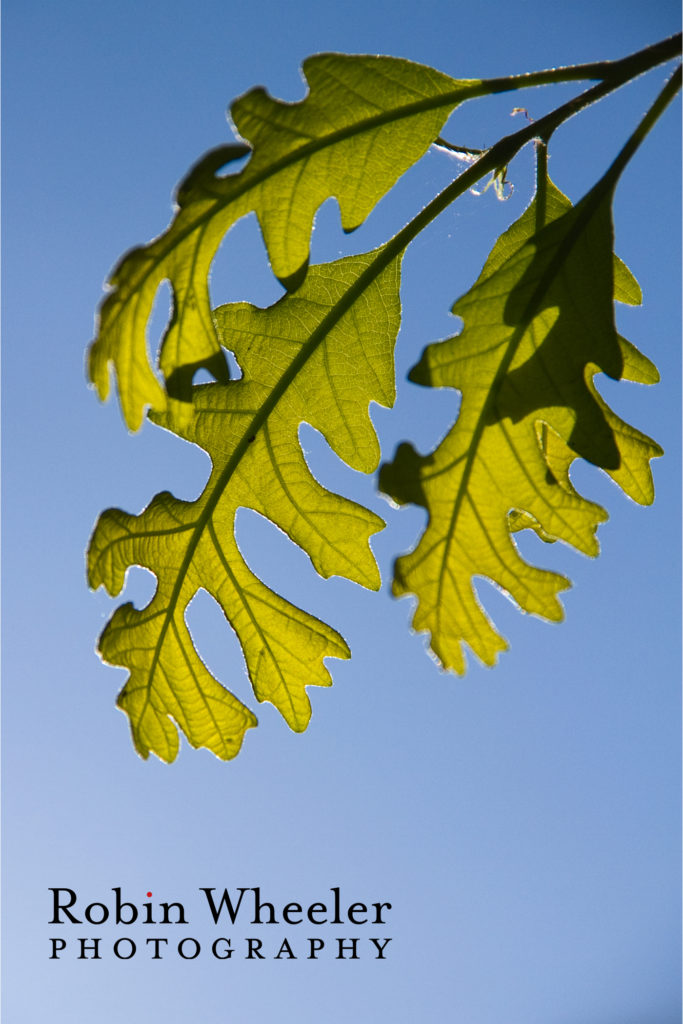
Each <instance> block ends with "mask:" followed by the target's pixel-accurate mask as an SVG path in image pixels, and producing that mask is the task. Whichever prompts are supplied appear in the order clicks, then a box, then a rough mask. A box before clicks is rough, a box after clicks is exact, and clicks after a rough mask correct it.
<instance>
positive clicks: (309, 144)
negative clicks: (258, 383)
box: [89, 53, 481, 429]
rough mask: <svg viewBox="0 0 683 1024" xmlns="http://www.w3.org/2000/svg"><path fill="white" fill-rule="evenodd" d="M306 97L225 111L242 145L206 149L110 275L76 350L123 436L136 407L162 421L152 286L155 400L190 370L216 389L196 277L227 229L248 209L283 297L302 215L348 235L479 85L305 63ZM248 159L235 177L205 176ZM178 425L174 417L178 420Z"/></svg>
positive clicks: (374, 63) (398, 69) (261, 94)
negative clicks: (114, 395)
mask: <svg viewBox="0 0 683 1024" xmlns="http://www.w3.org/2000/svg"><path fill="white" fill-rule="evenodd" d="M303 70H304V73H305V76H306V79H307V81H308V84H309V93H308V95H307V96H306V97H305V98H304V99H303V100H302V101H301V102H299V103H283V102H281V101H279V100H275V99H273V98H272V97H270V96H269V95H268V94H267V93H266V92H265V91H264V90H263V89H254V90H252V91H251V92H248V93H247V94H246V95H244V96H243V97H241V98H240V99H238V100H237V101H236V102H235V103H234V104H233V106H232V118H233V121H234V124H235V127H236V129H237V131H238V132H239V134H240V135H241V136H242V138H243V139H246V140H247V142H248V143H249V147H247V146H242V145H239V144H236V145H231V146H222V147H220V148H218V149H217V150H214V151H212V152H211V153H209V154H208V155H207V156H206V157H204V159H203V160H201V161H200V163H199V164H197V166H196V167H195V168H194V169H193V170H192V171H191V172H190V174H189V176H188V177H187V179H186V180H185V181H184V182H183V183H182V184H181V186H180V188H179V190H178V195H177V204H178V208H177V212H176V215H175V217H174V219H173V221H172V223H171V224H170V226H169V227H168V229H167V230H166V231H165V232H164V233H163V234H162V235H160V236H159V237H158V238H157V239H155V240H154V241H153V242H150V243H149V245H145V246H141V247H139V248H136V249H133V250H131V252H129V253H128V254H127V255H126V256H124V258H123V259H122V260H121V262H120V263H119V264H118V266H117V267H116V268H115V270H114V272H113V274H112V276H111V279H110V282H109V284H110V286H111V291H110V294H109V295H108V296H107V298H106V299H105V301H104V302H103V304H102V308H101V311H100V317H99V324H98V332H97V337H96V339H95V341H94V342H93V344H92V346H91V348H90V355H89V374H90V379H91V381H92V382H93V384H94V385H95V386H96V388H97V391H98V394H99V396H100V398H101V399H105V398H106V397H107V395H108V394H109V388H110V372H111V368H112V366H113V368H114V369H115V372H116V378H117V384H118V390H119V396H120V400H121V408H122V411H123V415H124V418H125V420H126V423H127V424H128V426H129V427H130V428H131V429H137V428H138V427H139V425H140V423H141V421H142V417H143V415H144V411H145V408H146V407H147V406H150V407H151V408H152V409H156V410H158V411H163V410H164V409H165V407H166V401H167V396H166V393H165V390H164V387H163V386H162V383H161V381H160V380H159V378H158V377H157V375H156V373H155V370H154V367H153V365H152V364H151V363H150V360H149V357H148V353H147V342H146V329H147V323H148V320H149V317H150V313H151V310H152V305H153V302H154V298H155V295H156V293H157V290H158V288H159V286H160V285H161V284H162V283H163V282H164V281H165V280H168V281H169V282H170V284H171V289H172V294H173V316H172V319H171V322H170V324H169V326H168V329H167V331H166V334H165V337H164V340H163V343H162V347H161V352H160V356H159V367H160V369H161V373H162V375H163V377H164V379H165V381H166V382H168V392H169V394H171V395H174V396H175V397H182V398H187V397H188V396H187V392H188V390H189V384H190V383H191V378H192V373H193V372H194V370H196V369H197V368H199V367H201V366H204V367H206V368H207V369H209V370H210V371H211V372H212V373H213V375H214V376H215V377H216V379H217V380H219V381H225V380H226V379H227V367H226V364H225V362H224V360H223V357H222V353H221V348H220V345H219V342H218V338H217V336H216V332H215V329H214V326H213V323H212V319H211V309H210V301H209V286H208V281H209V272H210V268H211V263H212V261H213V258H214V256H215V254H216V251H217V249H218V246H219V245H220V243H221V241H222V239H223V237H224V236H225V234H226V232H227V231H228V230H229V228H230V227H231V226H232V225H233V224H234V223H235V222H236V221H237V220H239V219H240V218H241V217H243V216H245V214H248V213H250V212H252V211H256V213H257V215H258V219H259V222H260V225H261V229H262V231H263V235H264V238H265V242H266V245H267V248H268V253H269V257H270V260H271V265H272V268H273V272H274V273H275V274H276V276H277V277H278V278H280V280H282V281H283V282H284V283H285V284H286V285H287V287H290V288H291V287H295V286H296V285H298V284H299V283H300V282H301V280H302V278H303V276H304V274H305V271H306V266H307V261H308V253H309V242H310V234H311V228H312V223H313V217H314V215H315V212H316V210H317V209H318V207H319V206H320V205H321V203H323V202H324V201H325V200H326V199H328V198H329V197H330V196H335V197H336V198H337V200H338V202H339V206H340V211H341V220H342V226H343V228H344V230H345V231H352V230H353V229H354V228H356V227H358V226H359V225H360V224H361V223H362V222H363V220H364V219H365V218H366V217H367V216H368V214H369V213H370V211H371V210H372V209H373V207H374V206H375V205H376V203H377V202H378V201H379V200H380V199H381V198H382V196H383V195H384V194H385V193H386V192H387V191H388V190H389V189H390V188H391V186H392V185H393V184H394V183H395V182H396V181H397V179H398V178H399V177H400V176H401V175H402V174H403V173H404V171H406V170H407V169H408V168H409V167H410V166H411V165H412V164H413V163H415V161H416V160H418V159H419V158H420V157H421V156H422V155H423V154H424V153H425V151H426V150H427V148H428V147H429V145H430V144H431V143H432V142H433V141H434V140H435V139H436V138H437V137H438V135H439V132H440V131H441V128H442V127H443V125H444V123H445V121H446V119H447V118H448V116H449V114H450V113H451V112H452V111H453V109H454V108H455V107H456V106H457V105H458V103H460V102H462V101H463V100H464V99H467V98H468V96H469V95H474V94H477V93H480V92H481V83H480V82H478V81H476V80H473V81H462V82H461V81H457V80H455V79H453V78H449V77H448V76H447V75H443V74H441V73H440V72H438V71H434V70H433V69H431V68H428V67H424V66H422V65H420V64H413V63H411V62H410V61H405V60H399V59H397V58H392V57H363V56H347V55H344V54H334V53H332V54H318V55H317V56H315V57H311V58H309V59H308V60H306V61H305V62H304V65H303ZM250 149H253V153H252V155H251V157H250V159H249V161H248V163H247V164H246V166H245V167H244V168H243V169H242V171H241V172H240V173H238V174H229V175H224V176H221V175H220V174H219V173H218V172H219V171H220V170H221V168H223V167H224V166H225V165H226V164H227V163H229V162H230V161H232V160H234V159H237V158H239V157H242V156H244V155H245V154H247V153H249V152H250ZM178 415H180V411H179V412H178Z"/></svg>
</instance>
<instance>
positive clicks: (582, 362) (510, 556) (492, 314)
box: [380, 181, 662, 673]
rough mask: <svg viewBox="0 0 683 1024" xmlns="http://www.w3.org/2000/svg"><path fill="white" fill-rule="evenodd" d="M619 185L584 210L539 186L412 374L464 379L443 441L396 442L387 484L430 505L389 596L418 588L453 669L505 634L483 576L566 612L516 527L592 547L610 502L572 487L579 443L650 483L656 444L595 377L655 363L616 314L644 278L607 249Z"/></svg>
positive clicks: (422, 612) (594, 458) (631, 477)
mask: <svg viewBox="0 0 683 1024" xmlns="http://www.w3.org/2000/svg"><path fill="white" fill-rule="evenodd" d="M611 198H612V197H611V189H608V188H606V187H605V185H604V184H603V183H602V182H599V183H598V185H596V186H595V188H594V189H593V190H592V191H591V192H590V193H589V194H588V195H587V196H586V197H585V199H584V200H583V201H582V202H581V203H579V204H578V206H576V207H575V208H574V207H572V206H571V204H570V203H569V200H568V199H567V198H566V197H565V196H563V195H562V193H560V192H559V191H558V190H557V189H556V188H555V187H554V185H553V184H552V183H551V182H550V181H548V182H547V183H542V186H541V188H540V189H539V193H538V194H537V196H536V197H535V199H534V202H533V203H532V204H531V206H530V207H529V209H528V210H527V211H526V212H525V213H524V214H523V216H522V217H521V218H520V220H518V221H517V222H516V223H515V224H513V225H512V227H511V228H510V229H509V230H508V231H507V232H506V233H505V234H504V235H502V236H501V238H500V239H499V240H498V242H497V243H496V245H495V246H494V249H493V251H492V252H491V255H490V257H489V259H488V261H487V263H486V265H485V266H484V269H483V271H482V273H481V275H480V277H479V279H478V280H477V282H476V283H475V285H474V287H473V288H472V289H471V290H470V291H469V292H468V293H467V294H466V295H465V296H463V297H462V298H461V299H460V300H459V301H458V302H457V303H456V304H455V306H454V307H453V312H454V313H455V314H457V315H458V316H460V317H462V319H463V321H464V329H463V331H462V333H461V334H459V335H457V336H455V337H453V338H449V339H447V340H445V341H441V342H437V343H435V344H432V345H429V346H428V347H427V348H426V349H425V351H424V353H423V356H422V358H421V360H420V362H419V364H418V365H417V366H416V367H415V368H414V369H413V371H412V372H411V375H410V376H411V379H412V380H414V381H416V382H417V383H420V384H423V385H426V386H429V387H451V388H457V389H458V390H459V391H460V392H461V396H462V397H461V404H460V409H459V412H458V416H457V420H456V422H455V425H454V426H453V427H452V428H451V430H450V431H449V433H448V434H447V436H446V437H445V438H444V440H443V441H442V442H441V443H440V444H439V445H438V447H437V448H436V449H435V451H434V452H433V453H432V454H430V455H426V456H421V455H418V454H417V453H416V452H415V450H414V449H413V448H412V447H411V446H410V445H408V444H404V445H401V446H400V447H399V449H398V451H397V453H396V457H395V459H394V461H393V463H390V464H387V465H385V466H383V467H382V470H381V473H380V487H381V488H382V490H383V491H385V493H387V494H388V495H390V496H391V497H392V498H393V499H394V500H395V501H397V502H399V503H406V502H414V503H416V504H419V505H422V506H424V508H426V509H427V511H428V513H429V520H428V525H427V527H426V529H425V532H424V534H423V535H422V537H421V539H420V541H419V543H418V545H417V547H416V548H415V550H414V551H412V552H411V553H409V554H407V555H404V556H402V557H401V558H399V559H398V560H397V563H396V571H395V580H394V594H396V595H397V596H401V595H404V594H408V593H412V594H415V595H417V597H418V606H417V609H416V612H415V616H414V619H413V625H414V628H415V629H416V630H418V631H429V633H430V634H431V646H432V648H433V650H434V652H435V654H436V655H437V657H438V658H439V659H440V661H441V662H442V664H443V665H444V667H445V668H448V669H454V670H455V671H457V672H459V673H462V672H464V670H465V659H464V654H463V645H464V644H467V645H469V647H470V648H471V649H472V650H473V651H474V652H475V654H477V656H478V657H479V658H480V659H481V660H482V661H483V662H484V663H485V664H487V665H491V664H493V663H494V662H495V660H496V657H497V654H498V652H499V651H501V650H504V649H505V648H506V646H507V644H506V642H505V641H504V640H503V638H502V637H501V636H500V635H499V634H498V632H497V631H496V630H495V628H494V626H493V624H492V623H491V621H490V619H489V618H488V616H487V615H486V613H485V612H484V610H483V608H482V607H481V604H480V603H479V600H478V598H477V595H476V593H475V590H474V585H473V581H474V579H475V577H484V578H486V579H489V580H491V581H493V582H494V583H495V584H497V585H498V586H499V587H501V588H502V589H503V590H504V591H505V592H507V593H508V594H509V595H511V596H512V597H513V598H514V599H515V601H516V602H517V603H518V605H519V606H520V608H522V609H523V610H525V611H527V612H533V613H535V614H537V615H540V616H543V617H544V618H547V619H550V620H556V621H557V620H559V619H561V618H562V615H563V612H562V606H561V604H560V602H559V600H558V597H557V595H558V593H559V592H560V591H562V590H564V589H566V588H567V587H568V586H569V581H568V580H567V579H566V578H565V577H563V576H561V575H559V574H557V573H554V572H548V571H545V570H542V569H538V568H535V567H533V566H531V565H529V564H527V562H525V561H524V560H523V559H522V558H521V556H520V554H519V552H518V550H517V547H516V546H515V544H514V542H513V540H512V536H511V534H512V532H514V531H516V530H519V529H524V528H526V527H531V528H533V529H535V530H536V532H537V533H538V534H539V536H541V537H542V538H543V539H544V540H562V541H564V542H565V543H567V544H570V545H572V546H573V547H575V548H577V549H578V550H579V551H582V552H584V553H585V554H587V555H596V554H597V553H598V543H597V538H596V530H597V526H598V524H599V523H601V522H603V521H604V520H605V519H606V518H607V513H606V512H605V511H604V509H602V508H601V507H600V506H599V505H596V504H594V503H592V502H590V501H588V500H586V499H585V498H583V497H582V496H581V495H579V494H578V493H577V492H576V490H575V489H574V487H573V486H572V484H571V481H570V478H569V469H570V465H571V463H572V461H573V460H574V459H575V458H576V457H577V456H580V457H582V458H584V459H587V460H588V461H589V462H591V463H593V464H594V465H596V466H600V467H602V468H603V469H605V470H606V472H608V473H609V474H610V476H611V477H612V478H613V479H614V480H615V481H616V482H617V483H618V484H619V485H620V486H621V487H622V488H623V489H624V491H625V492H626V493H627V494H628V495H630V496H631V497H632V498H633V499H634V500H635V501H638V502H641V503H643V504H648V503H650V502H651V501H652V500H653V496H654V492H653V486H652V476H651V471H650V465H649V460H650V459H651V458H653V457H655V456H658V455H661V454H662V452H661V449H660V448H659V446H658V445H657V444H655V443H654V442H653V441H651V440H650V439H649V438H648V437H646V436H645V435H644V434H641V433H640V432H639V431H637V430H635V428H633V427H630V426H628V425H627V424H626V423H624V422H622V420H620V419H619V417H618V416H616V414H615V413H614V412H612V411H611V410H610V409H609V407H608V406H607V404H606V403H605V401H604V400H603V399H602V397H601V396H600V395H599V393H598V391H597V390H596V387H595V384H594V381H593V378H594V375H595V374H596V373H597V372H599V371H602V372H604V373H607V374H608V375H609V376H611V377H613V378H617V379H618V378H620V377H625V378H627V379H630V380H636V381H640V382H642V383H650V382H652V381H653V380H655V379H656V370H655V368H654V367H653V366H652V364H651V363H650V362H649V360H647V359H646V358H645V357H644V356H642V355H641V354H640V353H639V352H638V351H637V350H636V349H635V348H634V347H633V346H632V345H630V344H629V343H628V342H626V341H625V340H624V339H622V338H620V337H619V335H618V334H617V332H616V330H615V327H614V310H613V300H614V298H615V297H616V298H619V299H621V300H622V301H626V302H638V301H639V298H640V292H639V289H638V286H637V284H636V282H635V280H634V279H633V277H632V276H631V275H630V273H629V272H628V271H627V270H626V268H625V267H624V266H623V264H621V263H620V262H619V261H615V258H614V256H613V254H612V225H611V209H610V208H611Z"/></svg>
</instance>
